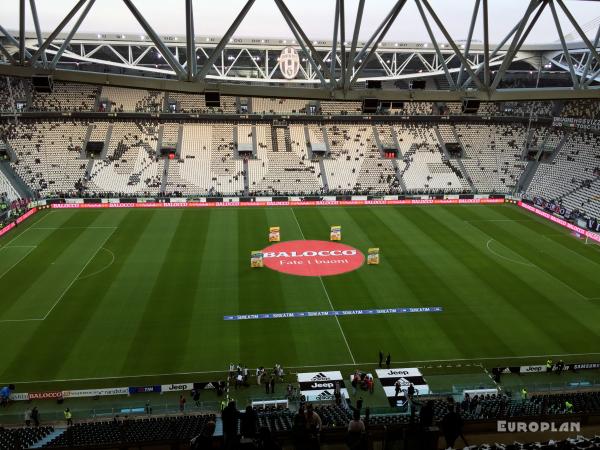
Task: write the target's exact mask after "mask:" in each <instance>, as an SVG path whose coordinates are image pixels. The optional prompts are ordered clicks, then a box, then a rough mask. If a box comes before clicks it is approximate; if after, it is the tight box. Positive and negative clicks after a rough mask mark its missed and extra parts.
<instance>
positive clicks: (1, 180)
mask: <svg viewBox="0 0 600 450" xmlns="http://www.w3.org/2000/svg"><path fill="white" fill-rule="evenodd" d="M18 198H20V196H19V194H18V193H17V191H16V189H15V188H14V187H13V185H12V184H10V181H9V180H8V178H6V177H5V176H4V173H2V172H0V203H4V202H5V201H8V202H12V201H13V200H17V199H18Z"/></svg>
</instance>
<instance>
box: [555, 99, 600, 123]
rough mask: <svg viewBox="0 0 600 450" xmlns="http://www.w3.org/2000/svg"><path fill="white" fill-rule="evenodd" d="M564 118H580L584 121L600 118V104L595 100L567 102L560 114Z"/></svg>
mask: <svg viewBox="0 0 600 450" xmlns="http://www.w3.org/2000/svg"><path fill="white" fill-rule="evenodd" d="M560 115H561V116H562V117H578V118H583V119H594V120H596V119H598V118H600V103H599V102H597V101H595V100H585V99H583V100H577V101H568V102H565V104H564V106H563V109H562V111H561V114H560Z"/></svg>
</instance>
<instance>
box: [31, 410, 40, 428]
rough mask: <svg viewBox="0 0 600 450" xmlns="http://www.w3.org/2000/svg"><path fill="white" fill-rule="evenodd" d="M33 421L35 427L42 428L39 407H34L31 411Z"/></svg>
mask: <svg viewBox="0 0 600 450" xmlns="http://www.w3.org/2000/svg"><path fill="white" fill-rule="evenodd" d="M31 420H33V425H34V426H36V427H39V426H40V412H39V411H38V409H37V406H34V407H33V409H32V410H31Z"/></svg>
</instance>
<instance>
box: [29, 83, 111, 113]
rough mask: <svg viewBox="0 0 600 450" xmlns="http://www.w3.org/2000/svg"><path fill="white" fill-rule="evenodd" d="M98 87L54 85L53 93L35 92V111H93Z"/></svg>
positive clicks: (33, 105) (66, 84)
mask: <svg viewBox="0 0 600 450" xmlns="http://www.w3.org/2000/svg"><path fill="white" fill-rule="evenodd" d="M98 91H99V89H98V87H97V86H92V85H89V84H72V83H54V89H53V91H52V93H42V92H36V91H34V95H33V98H32V101H31V109H32V110H34V111H93V110H94V107H95V105H96V97H97V96H98Z"/></svg>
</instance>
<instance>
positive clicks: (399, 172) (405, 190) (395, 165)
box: [392, 150, 407, 194]
mask: <svg viewBox="0 0 600 450" xmlns="http://www.w3.org/2000/svg"><path fill="white" fill-rule="evenodd" d="M398 151H399V150H398ZM392 164H393V166H394V171H395V172H396V178H397V179H398V184H400V188H401V189H402V193H403V194H406V192H407V189H406V184H404V179H403V178H402V171H401V170H400V168H399V167H398V160H397V159H393V160H392Z"/></svg>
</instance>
